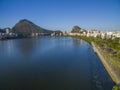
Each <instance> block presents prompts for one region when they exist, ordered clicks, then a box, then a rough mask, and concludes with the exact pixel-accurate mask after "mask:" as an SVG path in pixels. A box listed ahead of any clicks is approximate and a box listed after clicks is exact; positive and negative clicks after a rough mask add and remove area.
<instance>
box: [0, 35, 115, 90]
mask: <svg viewBox="0 0 120 90" xmlns="http://www.w3.org/2000/svg"><path fill="white" fill-rule="evenodd" d="M113 85H114V84H113V82H112V80H111V78H110V77H109V75H108V74H107V72H106V70H105V69H104V67H103V65H102V64H101V62H100V60H99V58H98V56H97V55H96V53H94V51H93V49H92V47H91V45H89V44H88V43H87V42H85V41H83V40H79V39H75V38H71V37H43V38H28V39H14V40H5V41H0V90H2V89H5V90H6V89H7V90H10V89H11V90H14V89H15V90H16V89H17V90H18V89H19V90H111V89H112V86H113Z"/></svg>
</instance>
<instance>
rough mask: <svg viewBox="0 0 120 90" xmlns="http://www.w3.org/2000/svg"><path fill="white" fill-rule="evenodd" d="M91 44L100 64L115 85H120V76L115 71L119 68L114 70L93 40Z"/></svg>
mask: <svg viewBox="0 0 120 90" xmlns="http://www.w3.org/2000/svg"><path fill="white" fill-rule="evenodd" d="M91 44H92V47H93V50H94V52H96V53H97V55H98V56H99V58H100V60H101V62H102V64H103V65H104V67H105V69H106V71H107V72H108V74H109V75H110V77H111V79H112V80H113V82H115V83H116V84H117V85H120V76H119V74H117V73H116V72H119V70H118V71H115V70H114V69H113V68H114V67H113V66H112V65H110V61H109V60H108V58H107V57H106V56H105V55H104V54H103V53H102V51H101V49H100V48H99V47H97V46H96V45H95V44H94V42H91Z"/></svg>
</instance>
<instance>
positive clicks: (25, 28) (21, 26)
mask: <svg viewBox="0 0 120 90" xmlns="http://www.w3.org/2000/svg"><path fill="white" fill-rule="evenodd" d="M12 30H13V31H14V32H15V33H17V34H24V35H31V34H32V33H48V34H50V33H52V32H53V31H51V30H46V29H44V28H42V27H40V26H38V25H36V24H34V23H32V22H31V21H29V20H27V19H23V20H20V21H19V22H18V23H17V24H16V25H15V26H14V27H13V28H12Z"/></svg>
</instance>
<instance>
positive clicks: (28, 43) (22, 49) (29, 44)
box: [16, 39, 40, 57]
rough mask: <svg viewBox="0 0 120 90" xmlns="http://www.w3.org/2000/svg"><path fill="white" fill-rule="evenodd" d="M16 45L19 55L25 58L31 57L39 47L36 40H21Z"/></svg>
mask: <svg viewBox="0 0 120 90" xmlns="http://www.w3.org/2000/svg"><path fill="white" fill-rule="evenodd" d="M39 42H40V40H39ZM16 44H17V49H18V51H19V53H20V54H21V55H22V56H24V57H30V56H31V55H32V54H33V52H34V50H35V49H36V47H37V46H36V45H37V44H36V39H21V40H19V41H17V43H16Z"/></svg>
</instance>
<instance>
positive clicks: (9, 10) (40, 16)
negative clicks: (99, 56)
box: [0, 0, 120, 31]
mask: <svg viewBox="0 0 120 90" xmlns="http://www.w3.org/2000/svg"><path fill="white" fill-rule="evenodd" d="M21 19H28V20H30V21H32V22H33V23H35V24H37V25H39V26H41V27H43V28H45V29H49V30H62V31H71V29H72V27H73V26H75V25H77V26H79V27H81V28H83V29H86V30H90V29H98V30H103V31H104V30H105V31H108V30H110V31H111V30H117V31H120V0H0V28H5V27H10V28H12V27H13V26H14V25H15V24H16V23H17V22H18V21H20V20H21Z"/></svg>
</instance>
